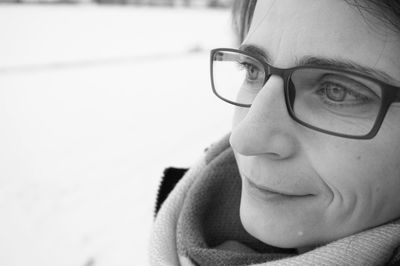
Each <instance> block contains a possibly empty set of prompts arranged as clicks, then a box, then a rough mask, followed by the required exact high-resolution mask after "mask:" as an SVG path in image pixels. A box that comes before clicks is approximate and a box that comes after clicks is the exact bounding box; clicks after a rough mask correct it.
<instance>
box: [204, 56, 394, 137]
mask: <svg viewBox="0 0 400 266" xmlns="http://www.w3.org/2000/svg"><path fill="white" fill-rule="evenodd" d="M218 52H230V53H238V54H243V55H245V56H248V57H250V58H251V59H253V60H254V61H255V62H257V63H259V64H260V65H262V66H263V67H264V71H265V80H264V82H263V87H264V86H265V83H266V82H267V81H268V79H269V78H270V77H271V76H272V75H277V76H279V77H281V78H282V79H283V81H284V95H285V103H286V108H287V110H288V113H289V116H290V117H291V118H292V119H293V120H294V121H296V122H297V123H299V124H301V125H303V126H305V127H307V128H310V129H313V130H316V131H319V132H322V133H326V134H329V135H333V136H337V137H343V138H350V139H372V138H373V137H375V136H376V134H377V133H378V131H379V129H380V127H381V125H382V122H383V120H384V118H385V115H386V113H387V110H388V109H389V106H390V105H391V104H392V103H394V102H400V87H396V86H393V85H390V84H388V83H385V82H383V81H381V80H378V79H375V78H372V77H370V76H367V75H364V74H361V73H358V72H353V71H348V70H344V69H340V68H332V67H324V66H317V65H307V66H297V67H293V68H287V69H282V68H276V67H273V66H271V65H269V64H267V63H266V62H264V61H262V60H260V59H258V58H257V57H255V56H254V55H253V54H251V53H248V52H245V51H242V50H238V49H232V48H217V49H213V50H211V52H210V75H211V87H212V90H213V92H214V94H215V95H216V96H217V97H218V98H220V99H221V100H223V101H225V102H228V103H230V104H233V105H236V106H240V107H247V108H249V107H251V104H241V103H236V102H233V101H230V100H228V99H225V98H224V97H222V96H221V95H219V94H218V92H217V90H216V89H215V86H214V74H213V73H214V71H213V70H214V67H213V65H214V64H213V63H214V57H215V54H216V53H218ZM298 69H321V70H332V71H336V72H340V73H344V74H351V75H354V76H357V77H360V78H363V79H366V80H369V81H371V82H374V83H376V84H378V85H379V87H380V88H381V91H382V93H381V98H382V100H381V107H380V109H379V112H378V115H377V117H376V120H375V122H374V125H373V126H372V129H371V130H370V131H369V132H368V133H367V134H365V135H362V136H356V135H347V134H342V133H337V132H333V131H329V130H325V129H321V128H318V127H315V126H313V125H310V124H308V123H306V122H304V121H302V120H300V119H299V118H297V117H296V115H295V113H294V110H293V103H294V98H293V99H291V98H290V95H291V94H290V92H289V90H290V89H291V88H290V87H291V86H290V78H291V76H292V73H293V72H294V71H296V70H298Z"/></svg>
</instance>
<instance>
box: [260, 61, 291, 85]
mask: <svg viewBox="0 0 400 266" xmlns="http://www.w3.org/2000/svg"><path fill="white" fill-rule="evenodd" d="M264 68H265V71H266V75H265V82H264V85H265V83H266V82H267V80H268V79H269V78H270V77H271V76H272V75H276V76H279V77H281V78H282V79H283V80H285V72H286V69H281V68H277V67H273V66H271V65H269V64H264Z"/></svg>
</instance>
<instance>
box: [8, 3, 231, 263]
mask: <svg viewBox="0 0 400 266" xmlns="http://www.w3.org/2000/svg"><path fill="white" fill-rule="evenodd" d="M231 2H232V1H231V0H219V1H217V0H180V1H179V0H7V1H4V0H3V1H2V3H1V4H0V36H1V37H0V265H5V266H22V265H34V266H36V265H40V266H50V265H51V266H54V265H57V266H58V265H61V266H64V265H65V266H67V265H68V266H74V265H76V266H106V265H107V266H110V265H112V266H120V265H147V257H148V254H147V248H148V240H149V232H150V230H151V226H152V222H153V215H154V214H153V212H154V205H155V199H156V193H157V189H158V185H159V182H160V179H161V176H162V172H163V170H164V168H166V167H168V166H175V167H189V166H190V165H191V164H193V163H194V162H195V161H196V160H197V159H198V158H199V157H200V156H201V155H202V153H203V150H204V149H205V148H206V147H208V146H209V145H210V144H211V143H212V142H214V141H217V140H218V139H220V138H221V137H223V136H224V135H225V134H227V133H228V132H229V128H230V120H231V118H230V117H231V112H232V109H231V107H230V106H228V105H227V104H224V103H223V102H221V101H219V100H218V99H217V98H216V97H215V96H213V94H212V92H211V87H210V81H209V51H210V49H212V48H216V47H230V46H233V38H232V31H231V22H230V9H229V8H230V5H231Z"/></svg>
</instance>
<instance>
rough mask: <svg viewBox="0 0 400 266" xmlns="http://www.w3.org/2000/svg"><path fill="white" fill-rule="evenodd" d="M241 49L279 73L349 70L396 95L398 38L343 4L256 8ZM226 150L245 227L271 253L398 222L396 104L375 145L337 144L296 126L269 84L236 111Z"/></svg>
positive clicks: (310, 0) (322, 1)
mask: <svg viewBox="0 0 400 266" xmlns="http://www.w3.org/2000/svg"><path fill="white" fill-rule="evenodd" d="M243 44H245V45H254V46H257V47H259V48H261V49H263V50H264V51H265V52H266V53H267V54H268V55H269V62H268V63H270V64H271V65H273V66H275V67H279V68H289V67H294V66H296V62H299V61H301V59H302V58H306V57H310V56H314V57H323V58H328V59H329V58H331V59H335V60H341V61H352V62H355V63H357V64H359V65H363V66H367V67H373V68H375V69H376V70H378V71H381V72H385V73H386V74H387V75H388V76H389V77H391V79H390V80H384V81H387V82H390V83H392V84H393V85H396V86H399V85H400V63H399V62H400V38H399V37H398V35H396V34H395V33H394V32H392V31H390V30H388V29H387V28H386V27H385V25H383V24H381V23H380V22H377V21H376V19H375V18H374V17H370V16H369V15H368V14H361V13H360V11H359V10H357V9H356V8H354V7H352V6H350V5H349V4H347V3H346V2H345V1H343V0H335V1H333V0H318V1H315V0H302V1H297V0H279V1H273V0H262V1H258V3H257V6H256V9H255V13H254V17H253V21H252V25H251V27H250V30H249V34H248V36H247V38H246V39H245V41H244V42H243ZM376 78H380V77H376ZM230 142H231V146H232V148H233V150H234V153H235V157H236V160H237V164H238V167H239V170H240V174H241V178H242V184H243V186H242V196H241V205H240V216H241V220H242V223H243V226H244V227H245V229H246V230H247V231H248V232H249V233H250V234H252V235H253V236H254V237H256V238H258V239H259V240H261V241H263V242H265V243H267V244H270V245H274V246H278V247H288V248H307V247H313V246H316V245H322V244H325V243H327V242H331V241H333V240H336V239H339V238H342V237H345V236H348V235H351V234H354V233H356V232H359V231H362V230H364V229H367V228H370V227H373V226H377V225H380V224H383V223H386V222H388V221H390V220H393V219H395V218H397V217H400V197H399V196H398V195H399V191H400V104H399V103H394V104H392V106H391V107H390V108H389V110H388V113H387V114H386V117H385V120H384V122H383V124H382V126H381V128H380V130H379V132H378V134H377V135H376V136H375V137H374V138H373V139H370V140H355V139H347V138H341V137H337V136H332V135H328V134H324V133H320V132H317V131H314V130H311V129H309V128H306V127H304V126H302V125H300V124H298V123H296V122H295V121H293V120H292V119H291V118H290V117H289V114H288V113H287V109H286V106H285V100H284V92H283V81H282V79H281V78H280V77H277V76H271V77H270V79H269V80H268V81H267V82H266V84H265V85H264V87H263V89H262V90H261V91H260V92H259V94H258V95H257V97H256V98H255V99H254V101H253V103H252V106H251V107H250V108H241V107H237V109H236V110H235V114H234V119H233V127H232V134H231V138H230Z"/></svg>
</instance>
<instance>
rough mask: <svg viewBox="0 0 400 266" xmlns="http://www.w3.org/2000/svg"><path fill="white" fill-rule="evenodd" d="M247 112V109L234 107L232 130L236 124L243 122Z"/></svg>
mask: <svg viewBox="0 0 400 266" xmlns="http://www.w3.org/2000/svg"><path fill="white" fill-rule="evenodd" d="M247 112H248V108H243V107H235V110H234V112H233V117H232V128H234V127H235V126H236V125H237V124H239V123H240V121H242V120H243V118H244V117H245V116H246V114H247Z"/></svg>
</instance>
